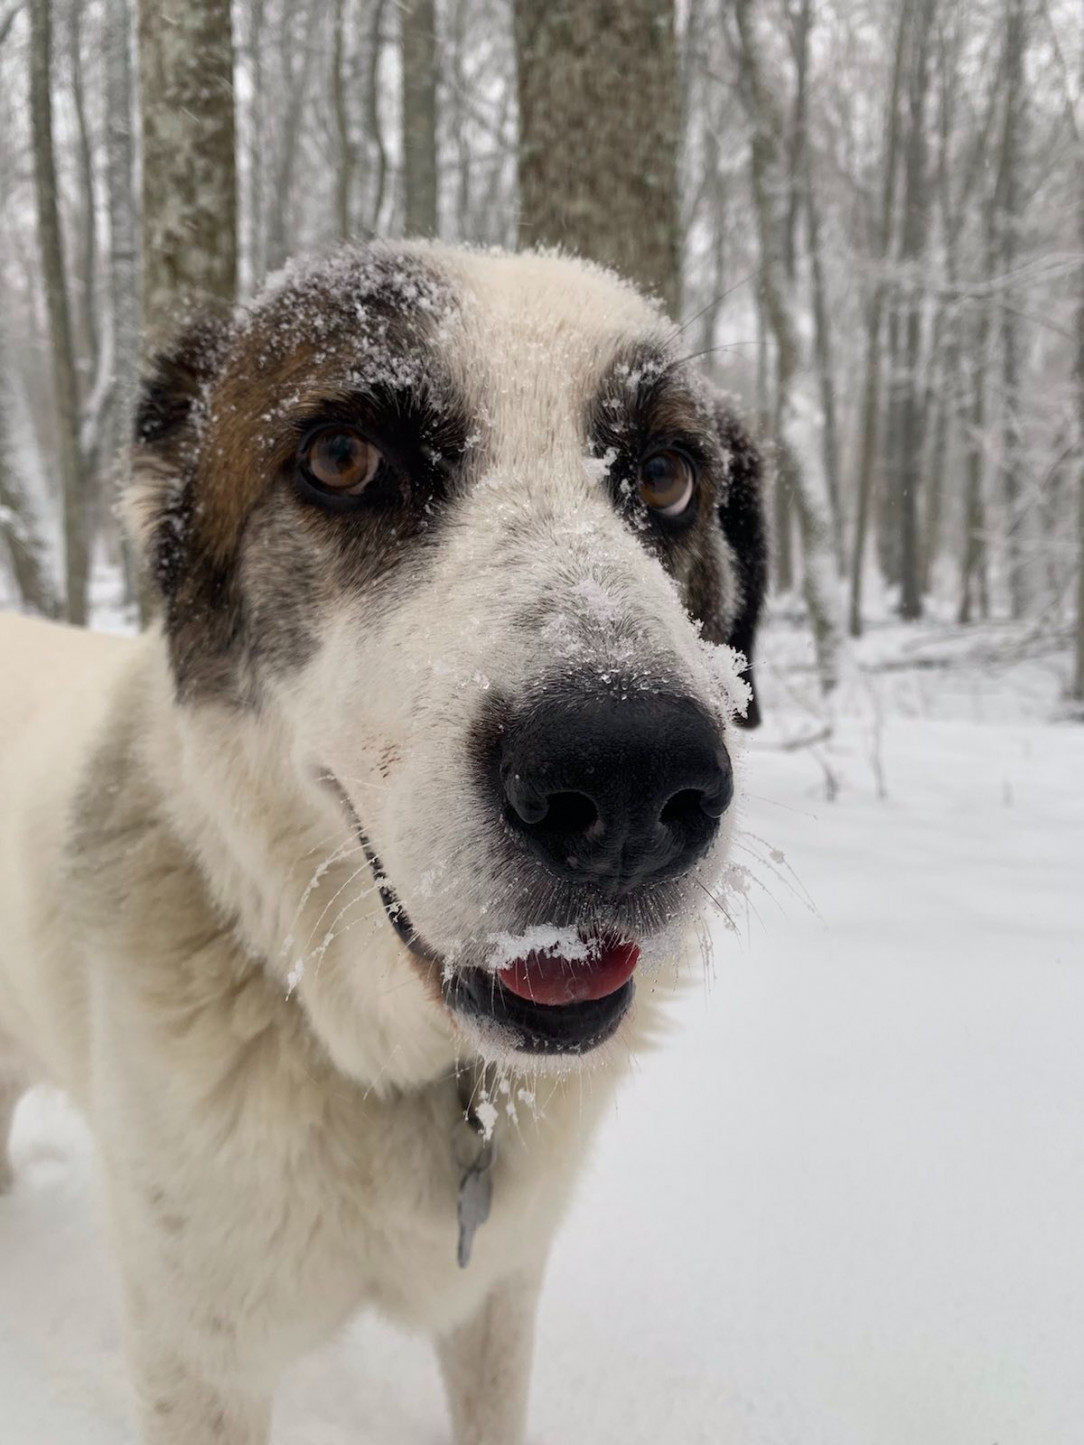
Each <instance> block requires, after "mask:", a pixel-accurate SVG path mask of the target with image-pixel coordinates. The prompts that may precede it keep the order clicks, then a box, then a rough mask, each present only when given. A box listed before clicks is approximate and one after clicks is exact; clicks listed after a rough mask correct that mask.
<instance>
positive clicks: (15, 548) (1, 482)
mask: <svg viewBox="0 0 1084 1445" xmlns="http://www.w3.org/2000/svg"><path fill="white" fill-rule="evenodd" d="M0 38H2V37H0ZM6 340H7V338H6V336H5V335H4V332H3V331H2V330H0V358H3V357H5V356H6V355H7V348H6V345H5V344H4V343H5V342H6ZM6 385H7V377H6V376H4V375H2V374H0V543H2V544H3V549H4V550H5V551H6V553H7V556H8V560H9V562H10V565H11V573H12V576H13V578H14V580H15V586H16V588H17V589H18V592H19V596H20V597H21V598H22V601H23V603H24V605H25V606H26V607H28V608H29V609H30V610H31V611H32V612H39V613H41V614H42V615H43V616H45V617H55V616H56V615H57V614H58V612H59V610H60V608H59V604H58V602H57V599H56V596H55V594H54V591H53V584H52V580H51V578H50V577H49V573H48V570H47V568H46V566H45V548H44V546H43V545H42V541H41V538H40V536H39V535H38V530H37V526H36V522H35V518H34V514H33V511H32V509H31V506H30V502H29V500H28V498H27V497H26V495H25V493H24V492H23V489H22V488H21V486H20V485H19V482H18V479H17V478H16V476H15V474H14V471H13V470H12V458H13V456H14V452H13V449H12V445H11V435H10V428H9V426H8V406H7V401H8V397H7V389H6Z"/></svg>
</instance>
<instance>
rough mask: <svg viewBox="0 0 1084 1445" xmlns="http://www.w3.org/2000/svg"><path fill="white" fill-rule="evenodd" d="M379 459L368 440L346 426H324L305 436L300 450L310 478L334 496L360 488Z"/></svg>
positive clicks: (373, 473)
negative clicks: (322, 428) (307, 436)
mask: <svg viewBox="0 0 1084 1445" xmlns="http://www.w3.org/2000/svg"><path fill="white" fill-rule="evenodd" d="M383 460H384V458H383V456H382V454H381V453H380V451H378V449H377V448H376V447H374V446H373V444H372V442H370V441H366V439H365V438H364V437H363V436H362V435H361V433H360V432H356V431H351V430H350V428H349V427H325V428H324V430H323V431H318V432H317V433H316V434H315V435H314V436H311V437H310V438H309V440H308V441H307V442H306V443H305V446H304V447H303V449H302V452H301V463H302V466H303V467H304V468H305V471H306V472H307V473H308V476H309V479H310V481H312V482H315V483H316V485H317V486H319V487H326V488H327V490H328V491H329V492H335V493H336V494H337V495H338V496H354V497H356V496H357V495H358V494H359V493H361V492H363V491H364V490H365V488H366V487H367V486H368V485H369V483H370V482H371V481H372V480H373V478H374V477H375V476H376V474H377V472H379V470H380V465H381V463H382V462H383Z"/></svg>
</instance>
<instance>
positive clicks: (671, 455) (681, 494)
mask: <svg viewBox="0 0 1084 1445" xmlns="http://www.w3.org/2000/svg"><path fill="white" fill-rule="evenodd" d="M693 480H694V479H693V468H692V463H691V462H690V461H689V459H688V458H687V457H685V456H683V455H682V454H681V452H675V451H670V450H666V451H661V452H652V453H651V455H650V456H649V457H645V458H644V460H643V461H642V462H641V463H640V496H641V497H642V498H643V500H644V501H645V502H646V503H647V505H648V506H649V507H650V508H651V510H652V511H653V512H658V514H659V515H660V516H661V517H680V516H681V514H682V512H684V511H685V509H686V508H687V507H688V505H689V503H690V502H691V501H692V499H693Z"/></svg>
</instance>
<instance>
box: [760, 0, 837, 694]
mask: <svg viewBox="0 0 1084 1445" xmlns="http://www.w3.org/2000/svg"><path fill="white" fill-rule="evenodd" d="M734 14H735V19H736V20H737V25H738V35H739V37H740V41H741V62H742V76H743V95H744V96H745V99H746V103H747V105H748V109H749V118H750V121H751V124H752V128H753V140H752V181H753V200H754V206H755V209H756V218H757V234H758V237H759V241H760V294H761V300H762V303H763V305H764V309H765V313H766V316H767V319H768V324H769V326H770V328H771V332H772V335H773V337H774V340H775V348H776V411H775V435H776V437H777V439H778V441H779V444H780V450H781V457H780V465H781V466H786V467H787V468H788V470H789V472H790V479H791V487H792V491H793V495H794V500H795V506H796V509H797V513H798V526H799V531H800V534H801V539H802V561H803V583H802V586H803V592H804V595H805V600H806V606H807V608H808V609H809V618H810V622H811V624H812V628H813V639H814V643H815V645H816V650H817V667H818V672H819V674H820V680H821V686H822V687H823V688H824V689H825V691H827V690H829V689H830V688H832V687H834V686H835V684H836V682H837V681H838V652H839V641H840V638H839V622H838V618H837V616H836V600H835V586H834V576H833V568H832V565H831V532H830V522H829V508H828V496H827V486H826V482H825V478H824V473H823V450H822V447H821V440H820V436H819V434H818V431H819V428H818V423H817V420H816V416H817V410H816V403H815V401H814V400H813V398H812V397H811V396H809V395H808V394H807V392H806V389H805V388H806V387H807V386H808V384H809V379H810V376H811V371H810V368H809V365H808V361H807V358H806V356H805V354H804V350H803V341H802V338H801V336H800V333H799V330H798V327H797V324H796V317H795V306H796V301H795V295H794V285H793V281H792V280H791V279H789V278H788V268H787V238H788V207H789V204H790V195H791V190H790V187H789V186H788V185H787V183H786V178H787V169H786V160H785V156H784V142H783V122H782V117H781V115H780V113H779V110H778V107H777V106H776V103H775V97H774V95H773V93H772V91H771V89H770V87H769V85H768V80H767V75H766V73H765V69H764V64H763V60H762V56H761V47H760V38H759V35H758V33H757V23H756V13H755V0H735V5H734Z"/></svg>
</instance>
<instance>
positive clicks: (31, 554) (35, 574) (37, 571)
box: [0, 332, 60, 617]
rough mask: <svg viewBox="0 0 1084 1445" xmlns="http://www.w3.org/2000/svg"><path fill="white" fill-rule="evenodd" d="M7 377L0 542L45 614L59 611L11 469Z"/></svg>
mask: <svg viewBox="0 0 1084 1445" xmlns="http://www.w3.org/2000/svg"><path fill="white" fill-rule="evenodd" d="M6 341H7V337H6V336H5V335H4V334H3V332H0V357H6V356H7V354H8V353H7V350H6ZM6 382H7V377H6V376H3V375H0V544H2V545H3V549H4V550H5V551H6V552H7V556H8V559H9V561H10V563H11V572H12V576H13V577H14V579H15V586H16V588H17V589H18V592H19V596H20V598H21V599H22V601H23V604H24V605H25V606H26V607H27V608H29V610H30V611H32V612H39V613H41V614H42V616H44V617H56V616H57V614H58V612H59V610H60V609H59V606H58V604H57V599H56V597H55V595H54V592H53V584H52V581H51V579H50V577H49V573H48V571H47V569H46V566H45V548H44V547H43V546H42V543H41V539H40V538H39V536H38V533H37V528H36V526H35V523H34V517H33V513H32V511H31V508H30V503H29V501H28V500H27V498H26V497H25V496H24V495H23V492H22V489H21V487H20V486H19V484H18V482H17V481H16V478H15V475H14V473H13V471H12V459H13V456H14V453H13V451H12V448H11V436H10V433H9V428H8V410H7V391H6V389H5V388H6Z"/></svg>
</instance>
